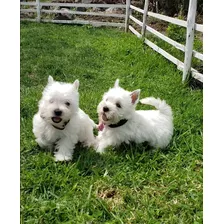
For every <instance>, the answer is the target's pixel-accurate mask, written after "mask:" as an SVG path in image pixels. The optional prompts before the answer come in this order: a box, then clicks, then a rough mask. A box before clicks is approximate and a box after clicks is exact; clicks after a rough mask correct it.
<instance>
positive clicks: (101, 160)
mask: <svg viewBox="0 0 224 224" xmlns="http://www.w3.org/2000/svg"><path fill="white" fill-rule="evenodd" d="M20 53H21V58H20V59H21V74H20V75H21V79H20V80H21V84H20V87H21V93H20V97H21V107H20V108H21V123H20V124H21V129H20V130H21V157H20V158H21V223H32V224H34V223H78V224H79V223H97V224H98V223H125V224H126V223H141V224H142V223H153V224H154V223H156V224H157V223H170V224H181V223H183V224H191V223H192V224H197V223H202V199H203V195H202V190H203V186H202V177H203V176H202V173H203V172H202V171H203V166H202V123H203V114H202V112H203V110H202V105H203V91H202V90H201V89H192V88H191V87H190V86H189V85H183V84H182V82H181V79H182V77H181V72H180V71H178V70H177V69H176V67H175V65H173V64H171V63H170V62H168V61H167V60H166V59H164V58H163V57H162V56H160V55H159V54H157V53H156V52H154V51H152V50H151V49H149V48H148V47H147V46H144V45H143V44H142V41H141V40H140V39H138V38H137V37H135V36H134V35H132V34H130V33H128V34H126V33H124V32H123V31H120V30H118V29H109V28H93V27H90V26H69V25H56V24H37V23H28V22H23V23H21V51H20ZM49 75H52V76H53V77H54V79H55V80H58V81H64V82H73V81H74V80H75V79H79V81H80V88H79V92H80V107H81V108H82V109H83V110H84V111H85V112H86V113H87V114H89V115H90V117H91V118H92V119H93V120H94V121H95V122H96V123H97V122H98V118H97V113H96V108H97V105H98V103H99V102H100V100H101V98H102V95H103V93H104V92H105V91H107V90H108V88H109V87H112V86H113V84H114V81H115V79H116V78H119V79H120V85H121V86H122V87H124V88H125V89H127V90H129V91H131V90H135V89H138V88H139V89H141V98H144V97H147V96H154V97H160V98H162V99H165V100H166V101H167V103H168V104H170V105H171V107H172V109H173V114H174V126H175V131H174V136H173V139H172V141H171V143H170V145H169V147H167V148H166V149H165V150H160V149H157V150H155V149H152V148H150V147H149V146H148V145H147V144H141V145H134V144H133V145H129V146H128V145H125V144H124V145H122V146H121V147H119V148H109V149H108V150H107V152H106V153H105V154H104V155H99V154H97V153H96V152H95V151H94V150H93V149H87V148H82V147H81V146H77V148H76V149H75V152H74V158H73V160H72V161H71V162H62V163H60V162H58V163H55V162H54V159H53V156H52V154H50V153H49V152H45V151H43V150H40V148H39V147H38V146H37V144H36V142H35V140H34V136H33V133H32V117H33V115H34V114H35V113H36V112H37V104H38V101H39V99H40V97H41V93H42V90H43V88H44V86H45V85H46V83H47V78H48V76H49ZM149 108H150V107H149V106H146V105H144V106H143V105H140V104H139V105H137V109H149Z"/></svg>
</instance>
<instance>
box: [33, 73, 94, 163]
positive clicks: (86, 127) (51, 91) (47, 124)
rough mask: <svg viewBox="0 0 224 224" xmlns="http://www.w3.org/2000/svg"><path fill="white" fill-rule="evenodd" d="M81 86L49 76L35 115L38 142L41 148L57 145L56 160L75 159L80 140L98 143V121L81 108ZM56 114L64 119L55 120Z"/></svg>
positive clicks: (88, 143) (88, 144)
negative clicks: (95, 136) (74, 155)
mask: <svg viewBox="0 0 224 224" xmlns="http://www.w3.org/2000/svg"><path fill="white" fill-rule="evenodd" d="M78 87H79V81H78V80H76V81H75V82H74V83H73V84H70V83H62V82H56V81H54V80H53V78H52V77H51V76H49V78H48V84H47V86H46V87H45V89H44V91H43V95H42V98H41V100H40V101H39V110H38V112H37V114H35V115H34V118H33V133H34V135H35V137H36V142H37V143H38V144H39V146H40V147H41V148H48V149H50V150H52V149H53V147H54V145H55V148H56V152H55V160H56V161H63V160H71V159H72V154H73V148H74V146H75V144H76V143H77V142H82V143H84V144H85V146H91V145H94V144H95V138H94V135H93V128H94V127H95V123H94V122H93V121H92V120H91V119H90V118H89V116H88V115H87V114H85V113H84V112H83V111H82V110H81V109H80V108H79V93H78ZM55 110H60V111H61V112H62V114H61V115H60V116H55V112H54V111H55ZM52 117H57V119H59V120H60V119H61V121H60V122H58V123H55V122H54V121H53V120H52ZM68 121H69V122H68ZM66 122H68V123H67V125H65V124H66ZM53 125H54V126H55V127H54V126H53ZM58 128H59V129H58ZM63 128H64V129H63ZM60 129H63V130H60Z"/></svg>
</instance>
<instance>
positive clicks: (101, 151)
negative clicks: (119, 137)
mask: <svg viewBox="0 0 224 224" xmlns="http://www.w3.org/2000/svg"><path fill="white" fill-rule="evenodd" d="M96 152H97V153H100V154H103V153H105V150H104V149H103V148H100V147H97V148H96Z"/></svg>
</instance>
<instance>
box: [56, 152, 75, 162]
mask: <svg viewBox="0 0 224 224" xmlns="http://www.w3.org/2000/svg"><path fill="white" fill-rule="evenodd" d="M54 160H55V161H56V162H58V161H70V160H72V155H71V156H68V155H63V154H60V153H55V155H54Z"/></svg>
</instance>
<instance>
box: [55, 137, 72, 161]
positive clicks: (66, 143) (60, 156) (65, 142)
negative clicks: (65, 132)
mask: <svg viewBox="0 0 224 224" xmlns="http://www.w3.org/2000/svg"><path fill="white" fill-rule="evenodd" d="M73 147H74V143H73V142H72V141H70V140H69V138H62V139H60V140H59V141H58V142H57V143H56V149H57V150H58V151H57V152H55V154H54V156H55V161H69V160H72V155H73Z"/></svg>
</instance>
